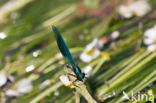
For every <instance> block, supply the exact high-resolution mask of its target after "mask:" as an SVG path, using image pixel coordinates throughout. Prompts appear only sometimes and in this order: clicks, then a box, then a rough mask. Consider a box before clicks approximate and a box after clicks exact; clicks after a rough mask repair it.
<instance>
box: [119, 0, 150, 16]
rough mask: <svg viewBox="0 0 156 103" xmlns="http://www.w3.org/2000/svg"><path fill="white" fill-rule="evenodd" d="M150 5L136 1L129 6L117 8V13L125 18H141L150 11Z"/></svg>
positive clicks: (144, 1) (141, 0) (144, 0)
mask: <svg viewBox="0 0 156 103" xmlns="http://www.w3.org/2000/svg"><path fill="white" fill-rule="evenodd" d="M150 9H151V8H150V5H149V4H148V2H147V1H146V0H137V1H134V2H130V3H129V4H125V5H124V4H122V5H120V6H119V9H118V12H119V14H120V15H121V16H123V17H125V18H130V17H132V16H133V15H135V16H143V15H145V14H146V13H147V12H148V11H149V10H150Z"/></svg>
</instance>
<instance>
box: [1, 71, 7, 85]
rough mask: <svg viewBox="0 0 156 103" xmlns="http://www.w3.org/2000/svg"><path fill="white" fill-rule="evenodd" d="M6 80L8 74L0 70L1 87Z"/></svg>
mask: <svg viewBox="0 0 156 103" xmlns="http://www.w3.org/2000/svg"><path fill="white" fill-rule="evenodd" d="M6 82H7V76H6V75H5V74H4V73H3V72H0V87H1V86H3V85H4V84H5V83H6Z"/></svg>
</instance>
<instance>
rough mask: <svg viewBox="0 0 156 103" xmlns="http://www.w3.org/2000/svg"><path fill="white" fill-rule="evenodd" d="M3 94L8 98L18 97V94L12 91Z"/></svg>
mask: <svg viewBox="0 0 156 103" xmlns="http://www.w3.org/2000/svg"><path fill="white" fill-rule="evenodd" d="M5 94H6V95H7V96H9V97H19V96H20V93H19V92H18V91H16V90H14V89H8V90H6V91H5Z"/></svg>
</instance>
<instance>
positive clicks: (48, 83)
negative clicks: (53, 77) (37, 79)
mask: <svg viewBox="0 0 156 103" xmlns="http://www.w3.org/2000/svg"><path fill="white" fill-rule="evenodd" d="M50 84H51V81H50V80H45V81H43V82H42V83H41V85H40V88H41V89H43V88H45V87H47V86H49V85H50Z"/></svg>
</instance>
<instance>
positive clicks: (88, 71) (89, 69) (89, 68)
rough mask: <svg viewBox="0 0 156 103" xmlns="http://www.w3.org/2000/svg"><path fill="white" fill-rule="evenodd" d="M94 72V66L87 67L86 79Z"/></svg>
mask: <svg viewBox="0 0 156 103" xmlns="http://www.w3.org/2000/svg"><path fill="white" fill-rule="evenodd" d="M92 70H93V67H92V66H86V67H85V68H84V73H85V74H86V77H89V75H90V73H91V71H92Z"/></svg>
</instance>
